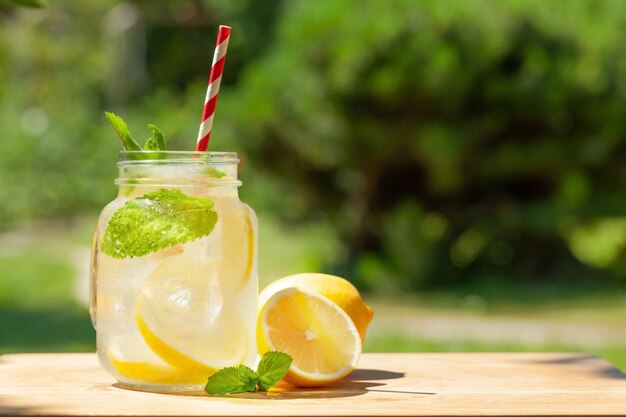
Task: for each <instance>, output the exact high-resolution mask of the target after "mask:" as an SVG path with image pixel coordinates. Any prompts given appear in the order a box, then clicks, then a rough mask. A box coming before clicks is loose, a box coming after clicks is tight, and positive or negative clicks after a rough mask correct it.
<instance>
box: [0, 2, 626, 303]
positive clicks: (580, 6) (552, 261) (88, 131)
mask: <svg viewBox="0 0 626 417" xmlns="http://www.w3.org/2000/svg"><path fill="white" fill-rule="evenodd" d="M221 23H222V24H229V25H231V26H232V27H233V36H232V39H231V43H230V47H229V54H228V58H227V64H226V70H225V76H224V81H223V84H222V89H221V94H220V104H219V106H218V110H217V117H216V122H215V134H214V135H213V136H212V141H213V142H212V144H211V147H212V149H229V150H235V151H237V152H239V153H240V155H241V158H242V166H241V172H242V178H243V180H244V183H245V186H244V187H243V189H242V195H243V197H244V199H245V200H246V201H248V202H249V203H250V204H251V205H252V206H253V207H255V209H256V210H257V211H259V212H261V213H263V214H266V215H272V216H274V217H276V218H277V219H278V220H280V221H281V222H282V223H283V224H285V225H286V227H296V226H298V225H301V224H307V225H309V226H308V227H316V225H321V226H323V227H324V230H327V229H328V226H330V229H331V230H333V231H334V232H335V233H336V239H338V240H339V242H340V247H338V248H337V250H336V253H335V254H334V255H329V256H328V259H327V264H326V265H325V266H324V268H323V269H326V270H328V271H331V272H339V273H342V274H344V275H347V276H349V277H350V278H351V279H353V280H354V281H356V282H358V283H359V284H360V285H361V286H362V287H363V288H367V289H370V290H376V291H394V290H405V289H415V288H418V287H422V288H423V287H425V286H436V285H450V284H458V283H459V282H465V281H471V280H474V279H476V278H477V277H482V276H497V277H499V279H503V280H504V279H506V280H527V279H552V280H559V279H569V280H571V279H583V278H584V279H597V280H607V279H609V277H613V278H614V279H617V280H619V279H624V278H626V256H624V255H625V254H626V226H625V225H624V221H625V220H624V219H625V217H624V213H625V212H626V199H624V198H623V196H622V188H623V186H624V185H625V183H626V164H624V163H623V160H624V157H626V137H625V132H626V107H624V103H625V102H626V54H625V53H624V52H625V51H624V45H626V32H625V31H624V29H623V28H624V27H626V3H624V2H622V1H619V0H614V1H591V0H588V1H582V0H574V1H569V2H543V1H538V0H534V1H518V0H502V1H499V2H485V1H478V0H476V1H449V2H441V1H426V0H424V1H421V2H415V1H411V0H396V1H394V2H380V1H377V0H359V1H357V0H346V1H342V2H334V1H331V0H319V1H316V2H309V1H295V0H294V1H290V2H281V1H269V0H263V1H252V0H236V1H230V2H221V1H217V0H205V1H200V0H187V1H179V2H166V1H147V0H143V1H140V0H137V1H127V2H119V1H114V0H85V1H81V2H71V1H69V0H59V1H55V2H54V4H49V5H48V7H47V8H45V9H42V10H27V9H16V8H14V7H11V8H8V7H7V8H3V7H0V77H2V78H1V79H2V80H3V82H2V83H0V123H2V126H3V129H2V136H3V140H2V141H0V201H1V202H2V204H1V205H0V227H3V228H8V227H11V225H12V224H13V223H14V222H16V221H19V220H27V219H38V218H51V217H66V216H72V215H75V214H81V213H90V212H94V211H97V210H99V208H101V207H102V206H103V205H104V204H106V202H107V201H108V200H110V199H111V198H112V196H113V194H114V186H113V185H112V178H113V177H114V176H115V166H114V163H113V162H114V159H115V153H116V151H117V150H118V149H120V147H119V144H118V143H117V142H116V139H115V137H114V135H113V134H112V132H111V131H110V128H109V127H108V126H107V125H106V123H105V120H104V118H103V116H102V114H103V111H104V110H105V109H110V110H113V111H115V112H116V113H118V114H121V115H122V116H123V117H124V118H125V119H127V120H128V122H129V124H130V126H131V129H132V130H133V132H134V133H135V134H136V136H141V135H145V136H147V135H148V130H147V128H146V127H145V124H146V123H150V122H152V123H156V124H157V125H158V126H159V127H160V128H161V129H162V130H163V131H164V132H165V133H166V135H167V137H168V139H169V143H170V144H171V145H172V146H173V147H174V148H179V149H189V148H191V147H192V146H193V143H194V138H195V135H196V129H197V124H198V121H199V117H200V109H201V105H202V100H203V99H204V93H205V88H206V77H207V76H208V70H209V67H210V60H211V56H212V47H213V44H214V36H215V33H216V30H217V26H218V24H221ZM334 241H335V239H333V242H334ZM337 254H339V255H340V256H337Z"/></svg>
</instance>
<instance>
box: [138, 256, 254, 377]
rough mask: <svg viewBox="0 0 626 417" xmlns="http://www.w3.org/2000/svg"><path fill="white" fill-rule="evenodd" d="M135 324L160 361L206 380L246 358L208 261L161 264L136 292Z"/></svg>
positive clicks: (239, 327)
mask: <svg viewBox="0 0 626 417" xmlns="http://www.w3.org/2000/svg"><path fill="white" fill-rule="evenodd" d="M135 323H136V325H137V328H138V329H139V332H140V333H141V335H142V336H143V339H144V341H145V342H146V344H147V345H148V346H149V347H150V349H152V351H153V352H154V353H156V354H157V355H158V356H159V357H160V358H161V359H163V361H165V362H167V363H168V364H169V365H171V366H173V367H174V368H177V369H181V370H197V371H198V372H202V373H203V375H204V376H205V378H206V377H207V376H209V375H211V374H213V373H214V372H215V371H216V370H217V369H219V368H223V367H226V366H234V365H237V364H239V363H241V362H242V361H243V360H244V358H245V356H246V351H247V336H246V332H245V328H244V325H243V322H242V319H241V317H240V315H239V314H238V312H237V311H236V310H235V309H234V308H233V307H230V306H228V305H226V304H225V303H224V299H223V296H222V293H221V290H220V286H219V282H218V280H217V276H216V272H215V266H214V265H213V263H212V261H209V260H206V261H197V260H194V259H193V258H190V257H187V256H172V257H170V258H168V259H166V260H164V261H162V262H161V264H160V265H159V267H157V269H156V270H155V271H154V272H153V273H152V274H151V275H150V276H149V277H148V278H147V279H146V281H145V282H144V284H143V285H142V287H141V290H140V293H139V296H138V297H137V304H136V315H135Z"/></svg>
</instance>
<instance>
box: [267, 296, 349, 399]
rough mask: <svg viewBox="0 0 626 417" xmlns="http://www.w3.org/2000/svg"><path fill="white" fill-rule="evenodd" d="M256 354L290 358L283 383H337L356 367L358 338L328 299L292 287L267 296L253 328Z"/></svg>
mask: <svg viewBox="0 0 626 417" xmlns="http://www.w3.org/2000/svg"><path fill="white" fill-rule="evenodd" d="M257 343H258V346H259V353H261V354H263V353H265V352H268V351H270V350H279V351H281V352H285V353H288V354H289V355H291V357H292V358H293V363H292V365H291V368H290V369H289V372H288V373H287V375H286V376H285V378H284V379H285V381H287V382H289V383H291V384H293V385H297V386H303V387H312V386H320V385H325V384H329V383H331V382H334V381H337V380H339V379H341V378H343V377H344V376H346V375H347V374H349V373H350V372H352V370H353V369H354V368H355V367H356V365H357V362H358V360H359V356H360V354H361V337H360V336H359V332H358V330H357V329H356V327H355V325H354V323H353V322H352V320H351V319H350V317H349V316H348V315H347V314H346V313H345V312H344V311H343V310H342V309H341V308H340V307H339V306H338V305H337V304H335V303H334V302H332V301H330V300H329V299H328V298H326V297H324V296H321V295H316V294H313V293H307V292H304V291H301V290H299V289H297V288H286V289H284V290H281V291H278V292H277V293H275V294H274V295H272V296H271V297H270V298H269V299H268V300H267V303H265V305H264V306H263V308H262V309H261V313H260V315H259V320H258V323H257Z"/></svg>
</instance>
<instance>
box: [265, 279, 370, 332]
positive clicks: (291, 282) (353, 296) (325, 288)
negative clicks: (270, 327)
mask: <svg viewBox="0 0 626 417" xmlns="http://www.w3.org/2000/svg"><path fill="white" fill-rule="evenodd" d="M289 287H296V288H299V289H301V290H302V291H306V292H310V293H314V294H319V295H323V296H324V297H326V298H328V299H329V300H331V301H332V302H334V303H336V304H337V305H338V306H339V307H341V309H342V310H343V311H345V312H346V314H348V316H350V318H351V319H352V321H353V322H354V325H355V326H356V328H357V330H358V331H359V335H360V336H361V343H363V342H364V341H365V331H366V330H367V326H368V325H369V324H370V322H371V321H372V317H373V316H374V312H373V311H372V308H371V307H370V306H368V305H367V304H366V303H365V301H364V300H363V298H362V297H361V294H359V290H357V289H356V287H355V286H354V285H352V283H350V281H348V280H346V279H345V278H341V277H337V276H334V275H328V274H318V273H304V274H296V275H290V276H287V277H284V278H280V279H278V280H276V281H274V282H272V283H271V284H269V285H268V286H267V287H265V289H264V290H263V291H262V292H261V294H259V306H261V307H262V306H263V305H265V303H266V302H267V300H268V299H269V298H270V297H271V296H272V294H274V293H276V292H278V291H280V290H282V289H285V288H289Z"/></svg>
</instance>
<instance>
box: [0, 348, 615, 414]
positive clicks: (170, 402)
mask: <svg viewBox="0 0 626 417" xmlns="http://www.w3.org/2000/svg"><path fill="white" fill-rule="evenodd" d="M194 394H195V395H194ZM0 415H16V416H200V415H202V416H269V415H277V416H288V415H289V416H314V415H320V416H330V415H342V416H358V415H363V416H374V415H381V416H382V415H398V416H401V415H402V416H406V415H415V416H460V415H470V416H494V415H506V416H513V415H535V416H546V415H553V416H565V415H606V416H609V415H611V416H615V415H626V375H624V374H622V373H621V372H619V371H618V370H617V369H615V368H614V367H612V366H611V365H610V364H609V363H608V362H606V361H605V360H603V359H600V358H597V357H596V356H593V355H585V354H567V353H441V354H365V355H363V357H362V358H361V362H360V366H359V369H357V370H356V371H355V372H353V373H352V375H350V376H349V377H348V378H346V379H344V380H343V381H341V383H338V384H336V385H333V386H330V387H326V388H319V389H302V390H293V389H292V390H284V391H280V392H275V393H268V394H263V393H250V394H241V395H238V396H231V397H228V398H214V397H208V396H204V395H201V393H190V394H186V395H173V394H158V393H150V392H139V391H131V390H127V389H123V388H121V387H119V386H117V385H116V383H115V381H114V380H113V379H112V378H111V377H110V376H109V375H107V374H106V373H105V372H104V371H103V370H102V369H101V368H100V366H99V365H98V362H97V360H96V357H95V355H94V354H12V355H4V356H0Z"/></svg>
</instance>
